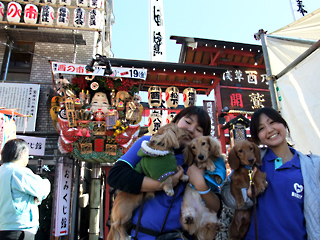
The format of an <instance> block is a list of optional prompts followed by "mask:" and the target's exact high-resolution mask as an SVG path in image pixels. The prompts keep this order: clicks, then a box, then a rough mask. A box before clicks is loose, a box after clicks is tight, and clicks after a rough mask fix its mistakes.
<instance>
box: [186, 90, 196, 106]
mask: <svg viewBox="0 0 320 240" xmlns="http://www.w3.org/2000/svg"><path fill="white" fill-rule="evenodd" d="M196 102H197V91H196V90H195V89H194V88H186V89H184V90H183V104H184V107H185V108H187V107H190V106H194V105H196Z"/></svg>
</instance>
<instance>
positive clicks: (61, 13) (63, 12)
mask: <svg viewBox="0 0 320 240" xmlns="http://www.w3.org/2000/svg"><path fill="white" fill-rule="evenodd" d="M69 18H70V11H69V9H68V8H66V7H60V8H58V11H57V26H59V27H67V26H68V25H69Z"/></svg>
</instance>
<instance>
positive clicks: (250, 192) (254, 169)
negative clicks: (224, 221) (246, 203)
mask: <svg viewBox="0 0 320 240" xmlns="http://www.w3.org/2000/svg"><path fill="white" fill-rule="evenodd" d="M257 170H258V168H257V167H255V168H253V171H252V175H251V179H253V177H254V175H255V174H256V172H257ZM251 186H252V185H251V184H250V186H249V189H248V191H247V194H248V197H249V198H252V189H251Z"/></svg>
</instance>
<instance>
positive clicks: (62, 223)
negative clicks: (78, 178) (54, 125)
mask: <svg viewBox="0 0 320 240" xmlns="http://www.w3.org/2000/svg"><path fill="white" fill-rule="evenodd" d="M70 160H71V159H68V158H63V157H61V158H60V159H59V163H58V168H57V171H58V173H57V176H58V177H59V178H58V180H57V188H56V199H55V200H56V207H55V211H56V212H55V226H54V236H56V237H58V236H64V235H68V229H69V213H70V202H71V188H72V161H70Z"/></svg>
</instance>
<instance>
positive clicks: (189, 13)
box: [111, 0, 320, 62]
mask: <svg viewBox="0 0 320 240" xmlns="http://www.w3.org/2000/svg"><path fill="white" fill-rule="evenodd" d="M291 1H292V2H294V3H295V2H296V1H295V0H291ZM302 3H303V5H304V9H305V10H307V11H308V13H311V12H313V11H315V10H316V9H318V8H320V1H319V0H302ZM148 6H149V1H148V0H136V1H129V0H114V3H113V11H114V16H115V23H114V25H113V27H112V39H111V50H112V52H113V54H114V57H115V58H125V59H136V60H149V23H148V21H149V14H148ZM294 6H295V7H296V5H294ZM163 10H164V18H165V31H166V32H165V35H166V36H165V41H166V55H167V62H178V59H179V53H180V47H181V45H180V44H176V43H175V41H174V40H170V39H169V38H170V36H171V35H176V36H184V37H195V38H206V39H215V40H223V41H232V42H240V43H249V44H260V42H259V41H256V40H255V39H254V37H253V34H254V33H256V32H258V30H259V29H264V30H266V31H268V32H273V31H275V30H278V29H279V28H282V27H284V26H285V25H287V24H290V23H291V22H293V15H292V11H291V8H290V0H243V1H241V0H220V1H217V0H198V1H195V0H193V1H191V0H163Z"/></svg>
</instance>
